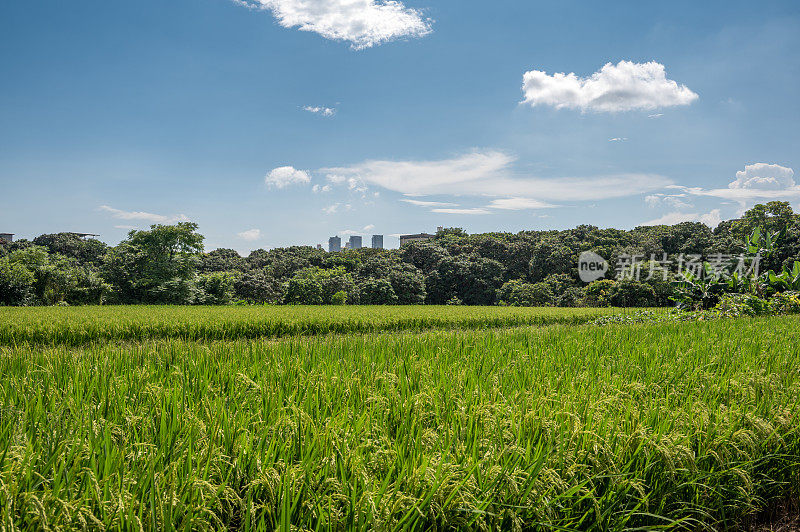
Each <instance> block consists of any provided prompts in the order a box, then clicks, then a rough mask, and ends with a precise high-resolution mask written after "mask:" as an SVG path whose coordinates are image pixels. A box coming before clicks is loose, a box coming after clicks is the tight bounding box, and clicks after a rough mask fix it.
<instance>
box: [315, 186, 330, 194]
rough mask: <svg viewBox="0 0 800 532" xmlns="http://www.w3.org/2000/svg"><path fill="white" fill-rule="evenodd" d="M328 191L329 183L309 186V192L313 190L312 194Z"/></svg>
mask: <svg viewBox="0 0 800 532" xmlns="http://www.w3.org/2000/svg"><path fill="white" fill-rule="evenodd" d="M330 191H331V186H330V185H314V186H313V187H311V192H313V193H314V194H320V193H325V192H330Z"/></svg>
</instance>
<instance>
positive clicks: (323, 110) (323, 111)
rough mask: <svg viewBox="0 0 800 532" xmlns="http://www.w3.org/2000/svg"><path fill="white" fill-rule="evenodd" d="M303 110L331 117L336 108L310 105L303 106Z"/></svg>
mask: <svg viewBox="0 0 800 532" xmlns="http://www.w3.org/2000/svg"><path fill="white" fill-rule="evenodd" d="M303 111H308V112H309V113H314V114H315V115H322V116H326V117H331V116H333V115H335V114H336V109H334V108H333V107H318V106H312V105H306V106H304V107H303Z"/></svg>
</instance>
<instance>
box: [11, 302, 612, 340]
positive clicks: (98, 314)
mask: <svg viewBox="0 0 800 532" xmlns="http://www.w3.org/2000/svg"><path fill="white" fill-rule="evenodd" d="M622 312H626V311H625V310H623V309H587V308H576V309H563V308H522V307H458V306H445V307H437V306H388V307H376V306H361V307H359V306H347V307H331V306H319V307H313V306H255V307H253V306H249V307H248V306H243V307H187V306H97V307H27V308H12V307H0V345H20V344H24V343H32V344H44V345H72V346H78V345H84V344H87V343H89V342H94V341H105V342H108V341H142V340H150V339H157V338H171V339H182V340H235V339H240V338H281V337H286V336H298V335H307V336H311V335H323V334H329V333H336V334H349V333H377V332H387V331H425V330H430V329H452V328H460V329H488V328H498V327H514V326H522V325H536V326H540V325H552V324H557V323H564V324H580V323H587V322H590V321H592V320H593V319H596V318H598V317H599V316H601V315H607V314H609V313H622Z"/></svg>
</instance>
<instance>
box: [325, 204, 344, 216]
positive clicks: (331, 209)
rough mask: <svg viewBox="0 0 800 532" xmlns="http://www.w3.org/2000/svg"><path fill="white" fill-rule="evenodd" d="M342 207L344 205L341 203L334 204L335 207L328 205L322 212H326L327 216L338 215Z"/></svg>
mask: <svg viewBox="0 0 800 532" xmlns="http://www.w3.org/2000/svg"><path fill="white" fill-rule="evenodd" d="M341 205H342V204H341V203H334V204H333V205H328V206H327V207H324V208H323V209H322V212H324V213H325V214H336V213H337V212H339V207H340V206H341Z"/></svg>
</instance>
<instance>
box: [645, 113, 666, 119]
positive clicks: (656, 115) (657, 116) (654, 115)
mask: <svg viewBox="0 0 800 532" xmlns="http://www.w3.org/2000/svg"><path fill="white" fill-rule="evenodd" d="M662 116H664V113H655V114H652V115H647V118H661V117H662Z"/></svg>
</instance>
